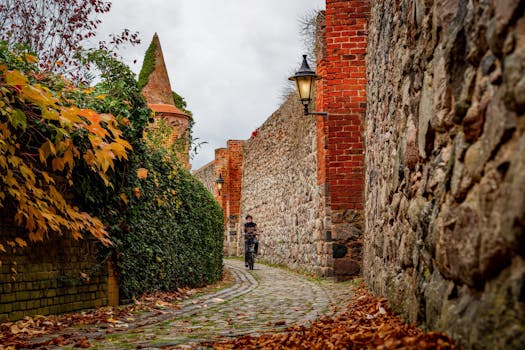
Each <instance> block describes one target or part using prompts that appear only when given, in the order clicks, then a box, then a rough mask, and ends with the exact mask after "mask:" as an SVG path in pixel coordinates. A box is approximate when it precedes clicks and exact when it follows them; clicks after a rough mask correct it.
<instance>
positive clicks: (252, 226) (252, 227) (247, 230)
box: [243, 215, 259, 267]
mask: <svg viewBox="0 0 525 350" xmlns="http://www.w3.org/2000/svg"><path fill="white" fill-rule="evenodd" d="M245 219H246V222H245V223H244V230H243V231H244V252H245V254H244V263H245V265H246V267H248V254H247V252H248V248H249V242H250V240H249V238H251V237H253V243H254V250H255V255H257V251H258V250H259V241H258V240H257V224H256V223H255V222H253V217H252V216H251V215H246V218H245Z"/></svg>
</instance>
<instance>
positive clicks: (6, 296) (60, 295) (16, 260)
mask: <svg viewBox="0 0 525 350" xmlns="http://www.w3.org/2000/svg"><path fill="white" fill-rule="evenodd" d="M0 232H1V236H2V239H5V240H9V239H10V237H11V239H14V238H15V237H19V236H23V233H21V232H20V229H18V228H16V227H14V226H13V225H12V224H10V223H8V222H6V220H2V221H0ZM4 245H5V244H4ZM6 250H7V252H0V260H1V261H2V265H1V266H0V321H5V320H6V319H9V320H11V321H14V320H17V319H20V318H23V317H24V316H30V315H47V314H57V313H63V312H72V311H78V310H82V309H89V308H94V307H98V306H104V305H107V304H108V298H112V296H111V295H109V293H108V267H107V265H106V264H100V263H99V262H98V260H97V251H96V246H95V244H94V242H92V241H87V240H84V241H76V240H73V239H66V238H62V239H56V240H48V241H46V242H39V243H31V244H30V246H29V247H26V248H23V249H16V251H15V252H14V253H12V249H11V248H7V247H6ZM113 297H114V298H116V301H115V303H118V294H117V295H116V296H113Z"/></svg>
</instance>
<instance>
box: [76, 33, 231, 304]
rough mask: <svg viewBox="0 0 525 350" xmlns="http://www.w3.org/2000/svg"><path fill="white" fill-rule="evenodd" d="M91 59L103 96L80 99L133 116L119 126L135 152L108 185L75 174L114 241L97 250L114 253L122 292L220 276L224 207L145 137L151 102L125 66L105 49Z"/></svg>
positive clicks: (81, 193) (84, 200) (84, 201)
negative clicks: (125, 125)
mask: <svg viewBox="0 0 525 350" xmlns="http://www.w3.org/2000/svg"><path fill="white" fill-rule="evenodd" d="M152 45H153V43H152ZM149 51H151V50H149ZM153 52H154V48H153ZM89 59H90V60H92V61H94V62H95V63H96V64H97V66H98V68H99V69H100V71H101V72H102V78H103V80H102V81H101V82H100V83H99V84H97V85H96V86H95V88H94V94H95V95H99V94H102V95H103V96H104V99H98V98H94V99H91V100H88V101H86V100H84V101H78V104H79V105H82V104H83V105H86V106H89V107H91V108H94V109H96V110H97V111H99V112H106V113H113V114H114V115H115V116H116V117H117V118H127V119H128V120H129V121H130V125H129V127H128V128H125V129H124V130H123V132H124V136H125V137H126V138H127V139H128V140H129V141H130V143H131V144H132V146H133V152H132V153H131V154H130V155H129V160H128V161H127V162H125V163H123V162H117V165H116V167H115V170H114V171H110V178H111V182H112V183H113V187H112V188H107V187H105V186H103V185H102V184H101V183H100V181H99V180H97V179H96V177H95V176H94V175H93V174H91V173H90V170H89V169H80V168H79V171H78V173H77V174H76V175H77V176H76V178H75V183H76V185H77V186H76V188H77V190H78V193H77V198H78V199H79V202H80V203H79V204H81V206H82V207H84V208H86V209H87V210H89V211H90V212H92V213H94V214H95V215H96V216H98V217H100V218H101V219H102V221H103V222H104V223H105V224H106V226H107V229H108V232H109V233H110V236H111V240H112V241H113V242H114V243H115V244H114V246H112V247H109V248H103V249H102V254H101V258H102V259H105V258H108V257H111V258H112V259H113V260H114V262H115V263H116V266H117V273H118V277H119V285H120V291H121V297H122V298H123V299H129V298H132V297H134V296H138V295H140V294H142V293H144V292H148V291H155V290H172V289H174V288H177V287H184V286H190V287H198V286H203V285H205V284H209V283H211V282H215V281H217V280H219V279H220V278H221V275H222V242H223V214H222V210H221V208H220V207H219V205H218V203H217V202H216V201H215V200H214V198H213V197H212V196H211V194H210V193H209V191H207V190H206V189H205V188H204V186H203V185H202V184H201V183H200V182H199V181H198V180H197V179H195V178H194V177H193V176H192V175H191V174H190V173H189V172H188V171H186V170H185V169H182V168H181V167H180V166H179V165H178V164H177V160H176V159H173V158H170V156H169V152H167V151H166V149H164V148H162V147H160V146H159V145H150V146H148V145H147V143H146V142H145V140H144V138H143V131H144V130H145V129H147V122H148V119H149V118H150V117H151V115H150V113H151V110H150V109H149V108H148V107H147V103H146V100H145V99H144V97H143V96H142V95H141V93H140V89H139V87H138V84H137V82H136V80H135V79H134V77H133V73H132V72H131V71H130V70H129V68H128V67H126V66H125V65H123V64H122V63H120V62H118V61H116V60H115V59H113V58H111V57H108V56H106V55H103V54H102V53H97V52H95V53H93V54H91V55H90V57H89ZM140 168H144V169H147V176H146V177H145V178H139V176H137V170H138V169H140Z"/></svg>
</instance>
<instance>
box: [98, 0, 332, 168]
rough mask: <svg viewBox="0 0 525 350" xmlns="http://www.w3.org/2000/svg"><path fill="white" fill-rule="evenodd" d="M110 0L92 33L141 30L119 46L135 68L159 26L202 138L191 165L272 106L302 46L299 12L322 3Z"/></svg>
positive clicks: (246, 133) (240, 134)
mask: <svg viewBox="0 0 525 350" xmlns="http://www.w3.org/2000/svg"><path fill="white" fill-rule="evenodd" d="M112 2H113V6H112V9H111V12H109V13H108V14H105V15H104V16H103V17H101V19H102V24H101V26H100V27H99V29H100V30H99V33H100V36H101V37H103V36H106V35H107V33H112V32H113V33H116V32H120V30H122V29H124V28H128V29H130V30H132V31H138V32H139V33H140V37H141V40H142V43H141V44H140V45H139V46H135V47H130V48H127V49H125V50H121V51H120V54H121V55H122V56H124V57H125V61H126V63H128V64H129V65H130V67H131V68H132V70H133V71H134V72H135V73H137V74H138V72H139V71H140V68H141V67H142V61H143V57H144V52H145V51H146V49H147V47H148V45H149V44H150V42H151V38H152V37H153V34H154V33H155V32H157V33H158V34H159V38H160V42H161V46H162V50H163V53H164V58H165V60H166V66H167V69H168V73H169V76H170V82H171V87H172V88H173V90H174V91H176V92H177V93H179V94H180V95H181V96H183V97H184V98H185V99H186V102H187V103H188V109H189V110H191V111H192V112H193V116H194V119H195V122H196V124H195V127H194V137H196V138H198V139H199V141H206V142H208V143H207V144H205V145H203V146H202V147H201V148H200V150H199V154H198V155H197V156H196V157H195V158H194V159H193V160H192V170H196V169H198V168H199V167H201V166H202V165H204V164H206V163H207V162H209V161H211V160H213V157H214V150H215V149H216V148H219V147H225V145H226V141H227V140H228V139H241V140H245V139H248V138H249V137H250V135H251V133H252V131H253V130H255V129H256V128H257V127H259V126H260V125H261V124H262V123H263V122H264V121H265V120H266V118H268V116H270V114H271V113H273V112H274V111H275V110H276V109H277V107H278V106H279V103H280V101H281V96H282V91H283V89H284V88H285V86H286V83H287V80H286V78H287V77H288V76H289V75H290V73H291V72H293V71H294V70H296V69H297V68H298V67H299V64H300V59H301V54H302V53H303V52H304V51H305V48H304V44H303V40H302V37H301V35H300V27H301V26H300V19H301V18H304V17H305V16H307V15H308V14H309V13H311V12H312V11H313V10H320V9H324V6H325V5H324V0H170V1H168V0H113V1H112ZM134 60H136V63H135V64H133V61H134Z"/></svg>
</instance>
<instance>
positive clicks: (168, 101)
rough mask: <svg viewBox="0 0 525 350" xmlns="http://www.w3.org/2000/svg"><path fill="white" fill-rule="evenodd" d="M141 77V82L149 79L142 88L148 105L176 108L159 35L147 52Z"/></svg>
mask: <svg viewBox="0 0 525 350" xmlns="http://www.w3.org/2000/svg"><path fill="white" fill-rule="evenodd" d="M151 66H153V67H151ZM148 73H149V75H148V76H147V77H143V75H146V74H148ZM140 75H141V76H140V78H139V80H140V79H144V78H146V79H147V83H146V85H145V86H144V87H143V88H142V93H143V94H144V96H145V97H146V100H147V101H148V104H150V105H172V106H175V105H174V102H173V96H172V94H171V91H172V90H171V85H170V79H169V77H168V71H167V69H166V64H165V62H164V55H163V54H162V48H161V46H160V40H159V36H158V35H157V33H155V35H154V36H153V39H152V40H151V44H150V46H149V48H148V50H147V51H146V55H145V57H144V63H143V66H142V70H141V73H140Z"/></svg>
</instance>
